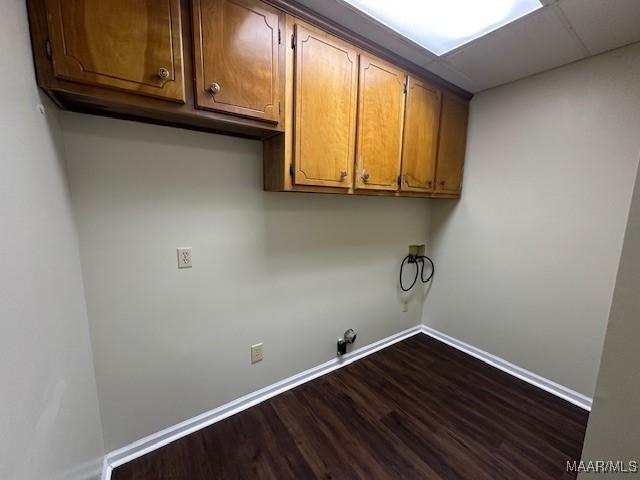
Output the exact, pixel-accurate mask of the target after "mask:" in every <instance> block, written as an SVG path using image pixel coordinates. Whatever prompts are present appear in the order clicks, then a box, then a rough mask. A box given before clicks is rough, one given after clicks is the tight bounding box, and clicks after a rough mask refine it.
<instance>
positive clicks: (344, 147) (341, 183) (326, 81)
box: [294, 25, 358, 188]
mask: <svg viewBox="0 0 640 480" xmlns="http://www.w3.org/2000/svg"><path fill="white" fill-rule="evenodd" d="M295 38H296V45H295V48H296V52H295V150H294V165H295V174H294V182H295V183H296V184H299V185H315V186H321V187H344V188H349V187H351V185H352V184H353V183H352V182H353V161H354V154H355V133H356V101H357V80H358V55H357V52H356V51H355V50H354V49H352V48H349V47H348V46H347V45H346V44H344V43H342V42H340V41H339V40H337V39H335V38H333V37H330V36H329V35H326V34H322V33H317V32H314V31H311V30H307V29H305V28H303V27H301V26H300V25H296V35H295Z"/></svg>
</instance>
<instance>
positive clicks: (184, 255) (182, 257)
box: [178, 247, 193, 268]
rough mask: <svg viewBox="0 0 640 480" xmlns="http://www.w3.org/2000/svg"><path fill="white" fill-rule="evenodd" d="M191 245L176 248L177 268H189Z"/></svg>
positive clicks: (190, 265) (190, 264)
mask: <svg viewBox="0 0 640 480" xmlns="http://www.w3.org/2000/svg"><path fill="white" fill-rule="evenodd" d="M191 260H192V259H191V247H182V248H178V268H191V267H192V266H193V264H192V263H191Z"/></svg>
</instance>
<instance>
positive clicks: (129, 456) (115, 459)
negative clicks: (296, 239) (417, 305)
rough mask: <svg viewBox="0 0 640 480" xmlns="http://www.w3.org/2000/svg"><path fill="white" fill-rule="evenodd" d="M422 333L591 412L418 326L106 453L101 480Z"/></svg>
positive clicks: (582, 402)
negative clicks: (143, 456)
mask: <svg viewBox="0 0 640 480" xmlns="http://www.w3.org/2000/svg"><path fill="white" fill-rule="evenodd" d="M420 333H423V334H425V335H429V336H430V337H432V338H435V339H436V340H439V341H441V342H443V343H446V344H447V345H450V346H452V347H454V348H456V349H458V350H460V351H462V352H465V353H467V354H469V355H471V356H473V357H475V358H477V359H479V360H482V361H483V362H485V363H487V364H489V365H491V366H493V367H495V368H497V369H499V370H502V371H503V372H506V373H508V374H510V375H513V376H514V377H517V378H519V379H521V380H524V381H525V382H527V383H530V384H532V385H534V386H536V387H538V388H541V389H542V390H545V391H547V392H549V393H551V394H553V395H556V396H557V397H560V398H562V399H564V400H566V401H568V402H570V403H572V404H574V405H576V406H578V407H580V408H583V409H585V410H591V402H592V399H591V398H589V397H587V396H585V395H582V394H581V393H578V392H575V391H573V390H571V389H569V388H567V387H564V386H562V385H560V384H558V383H555V382H552V381H551V380H548V379H546V378H543V377H541V376H540V375H537V374H535V373H533V372H530V371H528V370H525V369H524V368H520V367H518V366H517V365H514V364H512V363H510V362H508V361H506V360H504V359H502V358H500V357H497V356H495V355H492V354H490V353H488V352H485V351H483V350H480V349H479V348H476V347H474V346H472V345H469V344H468V343H465V342H462V341H460V340H457V339H455V338H453V337H450V336H449V335H446V334H444V333H442V332H439V331H437V330H435V329H433V328H431V327H427V326H426V325H418V326H415V327H412V328H409V329H407V330H404V331H402V332H399V333H396V334H394V335H391V336H389V337H387V338H383V339H382V340H379V341H377V342H374V343H371V344H369V345H366V346H364V347H361V348H358V349H356V350H353V351H352V352H349V353H347V354H346V355H344V356H343V357H342V358H334V359H332V360H329V361H327V362H325V363H323V364H321V365H318V366H316V367H313V368H310V369H309V370H305V371H304V372H301V373H298V374H296V375H293V376H291V377H289V378H285V379H284V380H281V381H279V382H276V383H274V384H272V385H269V386H267V387H264V388H262V389H260V390H256V391H255V392H252V393H249V394H247V395H245V396H243V397H240V398H237V399H236V400H232V401H231V402H229V403H227V404H225V405H221V406H220V407H218V408H214V409H213V410H210V411H208V412H205V413H202V414H200V415H198V416H196V417H193V418H190V419H188V420H185V421H184V422H181V423H178V424H176V425H173V426H171V427H167V428H165V429H164V430H161V431H159V432H156V433H154V434H151V435H149V436H147V437H144V438H142V439H140V440H137V441H135V442H133V443H131V444H129V445H126V446H124V447H122V448H119V449H118V450H114V451H113V452H111V453H108V454H107V455H106V456H105V459H104V465H103V469H102V480H111V472H112V471H113V469H114V468H116V467H118V466H120V465H122V464H124V463H127V462H130V461H131V460H134V459H136V458H138V457H141V456H142V455H145V454H147V453H149V452H152V451H153V450H157V449H158V448H160V447H163V446H164V445H167V444H169V443H171V442H173V441H175V440H178V439H179V438H182V437H184V436H186V435H189V434H190V433H193V432H196V431H198V430H201V429H203V428H205V427H207V426H209V425H212V424H214V423H216V422H219V421H220V420H223V419H225V418H227V417H230V416H231V415H234V414H236V413H238V412H241V411H243V410H246V409H248V408H250V407H253V406H254V405H257V404H259V403H261V402H264V401H265V400H268V399H269V398H271V397H274V396H276V395H279V394H280V393H282V392H285V391H287V390H290V389H292V388H294V387H297V386H298V385H301V384H303V383H306V382H308V381H310V380H313V379H314V378H318V377H320V376H322V375H326V374H327V373H329V372H332V371H334V370H337V369H339V368H342V367H344V366H346V365H349V364H350V363H353V362H355V361H356V360H359V359H361V358H363V357H366V356H367V355H371V354H372V353H375V352H377V351H379V350H382V349H383V348H386V347H388V346H390V345H393V344H394V343H398V342H400V341H402V340H404V339H406V338H409V337H411V336H413V335H417V334H420Z"/></svg>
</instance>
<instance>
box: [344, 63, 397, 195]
mask: <svg viewBox="0 0 640 480" xmlns="http://www.w3.org/2000/svg"><path fill="white" fill-rule="evenodd" d="M404 82H405V74H404V72H403V71H401V70H399V69H397V68H395V67H393V66H391V65H389V64H387V63H386V62H383V61H382V60H378V59H376V58H374V57H369V56H366V55H361V57H360V84H359V90H358V103H359V107H358V108H359V110H358V112H359V115H358V133H357V146H356V151H357V153H356V181H355V186H356V188H359V189H370V190H397V189H398V175H399V174H400V160H401V159H400V156H401V152H402V124H403V119H404Z"/></svg>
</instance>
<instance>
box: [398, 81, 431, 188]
mask: <svg viewBox="0 0 640 480" xmlns="http://www.w3.org/2000/svg"><path fill="white" fill-rule="evenodd" d="M405 108H406V109H405V121H404V134H403V135H404V142H403V147H402V182H401V186H400V189H401V190H405V191H415V192H430V191H432V190H433V187H434V185H433V184H434V179H435V178H434V177H435V171H436V154H437V146H438V130H439V128H438V127H439V124H440V91H438V90H436V89H435V88H433V87H430V86H429V85H427V84H426V83H424V82H421V81H420V80H416V79H415V78H412V77H409V79H408V88H407V103H406V107H405Z"/></svg>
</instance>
